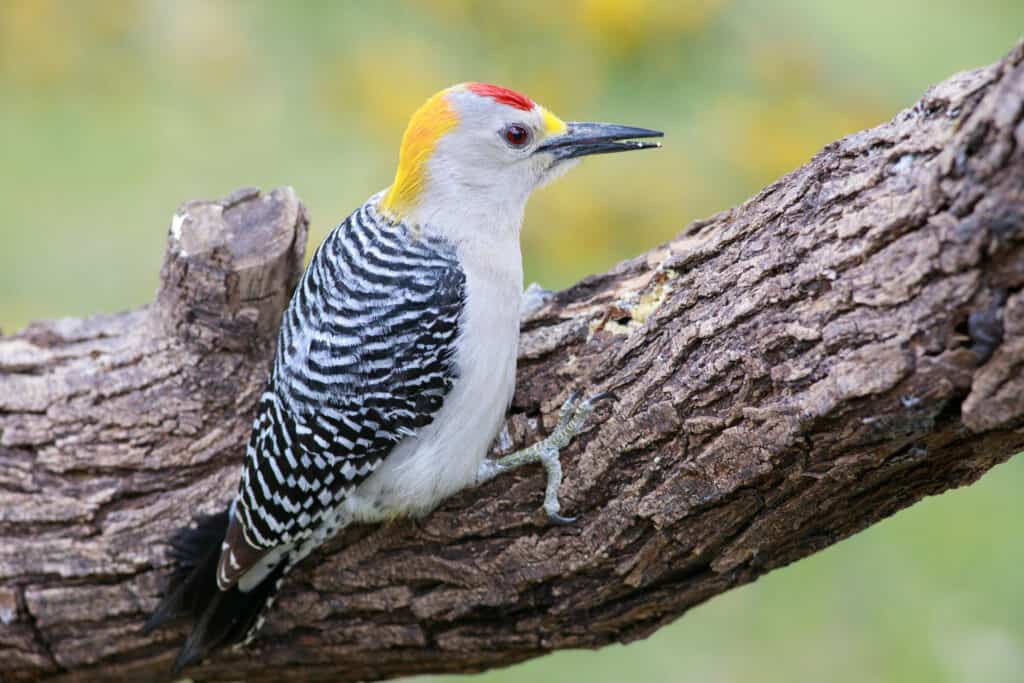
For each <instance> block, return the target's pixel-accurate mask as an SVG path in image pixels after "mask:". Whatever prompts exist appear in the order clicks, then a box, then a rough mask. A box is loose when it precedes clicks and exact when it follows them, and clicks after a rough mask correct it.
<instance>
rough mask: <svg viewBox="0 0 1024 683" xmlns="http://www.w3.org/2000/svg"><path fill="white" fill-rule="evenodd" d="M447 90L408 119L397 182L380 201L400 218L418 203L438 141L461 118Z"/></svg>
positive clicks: (434, 96)
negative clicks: (429, 162) (453, 106)
mask: <svg viewBox="0 0 1024 683" xmlns="http://www.w3.org/2000/svg"><path fill="white" fill-rule="evenodd" d="M448 92H449V91H448V90H442V91H441V92H439V93H437V94H435V95H433V96H432V97H431V98H430V99H428V100H427V101H426V102H424V103H423V105H422V106H420V108H419V109H417V110H416V112H415V113H414V114H413V115H412V118H411V119H409V126H408V127H407V128H406V129H405V135H403V136H402V150H401V152H399V155H398V171H397V172H396V173H395V182H394V183H392V184H391V189H389V190H388V193H387V195H386V196H385V197H384V199H383V200H382V201H381V208H383V209H384V210H386V211H388V212H390V213H392V214H396V215H401V214H402V213H404V212H405V211H406V210H408V209H409V208H410V207H411V206H413V205H414V204H415V203H416V199H417V197H419V194H420V192H421V191H422V190H423V183H424V181H425V174H426V163H427V161H428V160H429V159H430V155H431V154H433V153H434V149H435V148H436V147H437V141H438V140H440V139H441V137H442V136H443V135H444V134H445V133H447V132H448V131H450V130H451V129H452V128H454V127H455V124H457V123H458V122H459V116H458V114H457V113H456V112H455V110H454V109H453V108H452V106H451V103H450V102H449V101H448Z"/></svg>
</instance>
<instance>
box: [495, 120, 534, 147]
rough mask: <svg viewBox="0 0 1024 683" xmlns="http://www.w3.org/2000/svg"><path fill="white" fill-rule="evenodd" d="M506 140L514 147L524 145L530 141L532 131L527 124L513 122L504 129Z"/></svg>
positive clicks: (503, 133) (503, 134)
mask: <svg viewBox="0 0 1024 683" xmlns="http://www.w3.org/2000/svg"><path fill="white" fill-rule="evenodd" d="M502 136H503V137H504V138H505V142H507V143H508V144H510V145H512V146H513V147H522V146H523V145H525V144H526V143H528V142H529V141H530V131H529V129H528V128H526V127H525V126H519V125H516V124H513V125H511V126H509V127H507V128H506V129H505V130H504V131H502Z"/></svg>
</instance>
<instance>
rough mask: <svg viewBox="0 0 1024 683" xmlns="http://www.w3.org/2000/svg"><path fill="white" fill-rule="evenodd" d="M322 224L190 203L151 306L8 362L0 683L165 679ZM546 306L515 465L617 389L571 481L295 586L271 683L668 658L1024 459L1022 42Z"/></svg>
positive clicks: (269, 652)
mask: <svg viewBox="0 0 1024 683" xmlns="http://www.w3.org/2000/svg"><path fill="white" fill-rule="evenodd" d="M305 241H306V218H305V214H304V211H303V208H302V206H301V204H300V203H299V201H298V200H297V199H296V197H295V195H294V194H293V193H292V192H291V190H287V189H286V190H276V191H274V192H272V193H271V194H260V193H258V192H256V191H241V192H238V193H235V194H234V195H232V196H231V197H229V198H227V199H225V200H223V201H220V202H193V203H189V204H186V205H184V206H183V207H182V209H181V210H180V211H179V213H178V214H177V215H176V216H175V217H174V219H173V222H172V226H171V231H170V237H169V248H168V252H167V255H166V260H165V263H164V267H163V271H162V285H161V288H160V291H159V294H158V295H157V298H156V301H155V303H153V304H152V305H150V306H148V307H146V308H144V309H142V310H138V311H132V312H127V313H120V314H115V315H101V316H96V317H92V318H88V319H84V320H70V319H68V320H58V321H51V322H44V323H36V324H33V325H31V326H30V327H29V328H27V329H26V330H24V331H22V332H20V333H18V334H16V335H14V336H11V337H7V338H4V339H2V340H0V465H2V466H0V502H2V504H0V672H2V677H3V679H4V680H8V681H25V680H39V679H46V680H75V681H85V680H145V681H151V680H159V679H161V678H165V677H166V672H167V667H168V665H169V663H170V661H171V658H172V656H173V652H174V650H175V648H176V646H177V645H178V644H179V642H180V639H181V637H182V634H183V631H182V630H180V629H179V630H174V629H170V630H166V631H160V632H158V633H156V634H154V635H152V636H149V637H144V636H142V635H141V634H140V632H139V629H140V626H141V624H142V622H143V619H144V617H145V615H146V614H147V613H148V612H149V611H150V610H151V609H152V607H153V606H154V605H155V603H156V600H157V595H158V591H159V588H160V586H161V583H162V581H163V579H164V577H165V573H166V568H167V562H168V560H167V555H166V550H167V548H166V546H165V545H164V541H165V540H166V539H167V538H168V536H169V535H170V534H171V533H172V532H173V531H174V530H175V529H176V528H178V527H180V526H182V525H184V524H186V523H187V522H188V520H189V518H190V515H191V514H192V513H195V512H197V511H213V510H215V509H218V508H219V507H221V506H222V505H224V504H225V502H226V501H227V500H228V499H229V497H230V495H231V494H232V491H233V488H234V486H235V481H236V477H237V475H238V469H239V463H240V462H241V454H242V451H243V443H244V441H245V438H246V434H247V430H248V428H249V422H250V419H251V416H252V410H253V407H254V404H255V401H256V398H257V395H258V393H259V392H260V390H261V387H262V383H263V381H264V377H265V373H266V370H267V361H268V358H269V356H270V354H271V352H272V347H273V336H274V331H275V328H276V326H277V323H278V320H279V316H280V312H281V310H282V307H283V306H284V304H285V302H286V298H287V296H288V294H289V291H290V289H291V287H292V286H293V284H294V282H295V280H296V277H297V275H298V273H299V270H300V267H301V262H302V254H303V250H304V245H305ZM535 303H536V304H537V305H535V306H534V307H533V308H532V309H531V310H530V311H528V312H526V313H525V314H524V318H523V337H522V349H521V356H520V371H519V389H518V393H517V395H516V398H515V401H514V405H513V408H512V414H511V416H510V418H509V422H508V432H507V434H506V437H505V438H504V439H502V440H501V445H502V446H504V447H505V448H509V447H511V446H513V445H518V444H523V443H526V442H528V441H532V440H534V439H536V438H538V437H539V436H540V435H541V434H542V433H543V432H544V431H545V430H546V429H549V428H550V427H551V425H552V423H553V421H554V419H555V414H556V412H557V407H558V405H559V404H560V403H561V402H562V400H563V399H564V398H565V397H566V395H567V393H568V392H569V391H570V389H573V388H585V389H586V390H588V391H598V390H614V391H615V392H616V394H617V395H618V400H617V402H615V403H609V404H605V405H604V406H603V407H602V408H601V409H600V410H599V412H598V413H597V414H596V415H595V418H594V419H593V421H592V424H591V427H590V428H589V430H588V431H587V432H586V433H585V434H584V435H583V436H582V437H581V438H579V439H578V440H577V442H576V444H575V445H574V446H573V447H572V448H571V449H570V451H569V452H568V453H567V456H566V458H565V471H566V473H567V477H566V480H565V483H564V485H563V488H562V496H563V501H564V502H565V507H566V510H567V511H568V512H569V513H570V514H578V515H580V521H579V522H578V523H577V524H575V525H574V526H568V527H552V526H547V525H545V524H543V523H542V518H541V516H539V515H538V514H536V511H537V509H538V506H539V503H540V499H541V494H542V486H541V477H542V473H541V470H540V469H539V468H537V469H534V470H530V471H523V472H521V473H518V474H515V475H512V476H508V477H502V478H501V479H500V480H497V481H495V482H492V483H490V484H488V485H486V486H484V487H481V488H480V489H477V490H471V491H467V492H464V493H462V494H460V495H458V496H456V497H455V498H454V499H452V500H450V501H449V502H447V503H446V504H445V505H444V506H443V507H442V508H441V509H440V510H438V511H437V512H435V513H434V514H432V515H430V516H429V517H428V518H426V519H424V520H422V521H421V522H420V523H418V524H414V523H411V522H398V523H395V524H392V525H390V526H386V527H379V528H378V527H374V528H367V527H363V528H353V529H350V530H348V531H347V533H345V534H344V535H343V538H341V539H340V540H339V542H337V543H335V544H334V545H333V546H332V549H330V550H329V551H328V552H326V553H323V554H321V555H320V556H319V557H314V558H311V560H310V561H308V562H307V563H306V564H305V565H304V566H303V567H302V569H301V570H300V571H297V572H296V573H295V574H294V575H293V576H292V578H291V580H290V581H289V583H288V585H287V588H286V590H285V591H284V594H283V596H282V598H281V599H280V600H279V601H278V603H277V606H276V607H275V610H274V611H273V613H272V616H271V618H270V619H269V621H268V624H267V627H266V630H265V632H264V637H263V638H262V639H261V640H260V641H259V642H258V644H257V645H256V646H255V648H254V650H252V651H247V652H226V653H224V654H222V655H220V656H217V657H216V658H214V659H213V660H212V661H210V662H208V663H206V664H204V665H203V666H201V667H199V668H197V669H195V670H194V671H192V672H190V673H191V675H192V676H193V677H195V678H200V679H204V680H210V679H231V680H237V679H241V678H244V679H246V680H249V681H279V680H297V679H302V680H332V681H349V680H359V679H379V678H386V677H391V676H397V675H401V674H411V673H421V672H427V671H474V670H479V669H484V668H487V667H491V666H497V665H503V664H509V663H512V662H516V661H519V660H523V659H526V658H529V657H535V656H537V655H540V654H543V653H545V652H548V651H550V650H554V649H558V648H568V647H597V646H600V645H603V644H606V643H610V642H613V641H628V640H634V639H637V638H642V637H644V636H646V635H647V634H649V633H651V632H652V631H654V630H655V629H657V628H658V627H659V626H661V625H662V624H665V623H667V622H669V621H671V620H673V619H675V618H677V617H678V616H679V615H681V614H683V613H684V612H685V611H686V610H687V609H689V608H690V607H692V606H694V605H696V604H698V603H700V602H702V601H704V600H707V599H708V598H709V597H711V596H713V595H716V594H718V593H721V592H723V591H725V590H727V589H729V588H731V587H733V586H737V585H740V584H743V583H746V582H749V581H752V580H753V579H755V578H756V577H758V576H759V575H761V574H762V573H764V572H766V571H768V570H770V569H773V568H776V567H780V566H783V565H785V564H788V563H789V562H792V561H794V560H796V559H799V558H801V557H804V556H805V555H808V554H810V553H813V552H815V551H817V550H820V549H821V548H824V547H826V546H828V545H830V544H832V543H835V542H836V541H838V540H840V539H842V538H845V537H847V536H849V535H850V534H852V533H854V532H856V531H858V530H860V529H863V528H864V527H866V526H868V525H869V524H871V523H873V522H875V521H877V520H879V519H882V518H883V517H885V516H887V515H890V514H892V513H893V512H895V511H896V510H899V509H900V508H903V507H906V506H907V505H910V504H911V503H913V502H915V501H916V500H918V499H920V498H921V497H923V496H926V495H930V494H936V493H939V492H941V491H944V490H946V489H948V488H950V487H954V486H961V485H964V484H968V483H970V482H973V481H974V480H976V479H977V478H978V477H979V476H981V475H982V474H983V473H984V472H985V471H986V470H988V469H989V468H991V467H992V466H993V465H995V464H997V463H999V462H1002V461H1004V460H1006V459H1007V458H1009V457H1010V456H1011V455H1012V454H1014V453H1015V452H1017V451H1020V450H1022V449H1024V428H1022V427H1024V377H1022V374H1024V373H1022V369H1024V46H1018V48H1017V49H1016V50H1015V51H1014V52H1013V53H1012V54H1010V55H1009V56H1008V57H1007V58H1006V59H1004V60H1003V61H1002V62H1001V63H999V64H997V65H993V66H991V67H988V68H984V69H980V70H977V71H973V72H969V73H964V74H960V75H957V76H954V77H952V78H951V79H949V80H948V81H946V82H945V83H942V84H941V85H939V86H937V87H935V88H933V89H932V90H930V91H929V92H928V93H927V94H926V95H925V97H924V98H923V99H922V100H921V101H920V102H918V103H917V104H916V105H915V106H914V107H913V108H912V109H909V110H907V111H904V112H901V113H900V114H898V115H897V116H896V118H895V119H893V120H892V121H891V122H889V123H887V124H884V125H882V126H879V127H878V128H875V129H873V130H868V131H864V132H861V133H857V134H855V135H851V136H849V137H847V138H844V139H843V140H840V141H839V142H836V143H833V144H831V145H829V146H828V147H826V148H825V149H824V150H823V151H822V152H821V153H820V154H818V155H817V156H816V157H815V158H814V159H813V160H812V161H811V162H810V163H808V164H807V165H806V166H805V167H803V168H801V169H799V170H797V171H795V172H794V173H792V174H790V175H788V176H786V177H785V178H783V179H782V180H780V181H779V182H777V183H775V184H773V185H771V186H770V187H768V188H766V189H765V190H764V191H762V192H761V193H760V194H759V195H758V196H756V197H754V198H753V199H751V200H750V201H748V202H747V203H746V204H744V205H743V206H741V207H738V208H736V209H732V210H730V211H726V212H724V213H722V214H719V215H717V216H715V217H713V218H711V219H709V220H706V221H700V222H698V223H695V224H693V225H691V226H690V227H689V228H688V229H687V230H686V231H684V232H683V233H682V234H681V235H680V236H679V237H677V238H676V239H675V240H673V241H672V242H670V243H669V244H666V245H664V246H661V247H659V248H656V249H654V250H652V251H650V252H649V253H647V254H645V255H643V256H641V257H639V258H636V259H633V260H631V261H627V262H625V263H622V264H620V265H619V266H617V267H616V268H615V269H613V270H612V271H611V272H609V273H606V274H603V275H599V276H596V277H591V278H588V279H586V280H584V281H583V282H581V283H579V284H577V285H576V286H574V287H572V288H571V289H569V290H567V291H564V292H560V293H557V294H553V295H550V296H548V297H546V298H542V299H541V300H540V301H539V302H535Z"/></svg>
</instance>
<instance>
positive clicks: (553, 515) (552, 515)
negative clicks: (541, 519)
mask: <svg viewBox="0 0 1024 683" xmlns="http://www.w3.org/2000/svg"><path fill="white" fill-rule="evenodd" d="M548 521H549V522H551V523H552V524H557V525H559V526H565V525H567V524H573V523H574V522H575V521H576V517H563V516H562V515H560V514H558V513H557V512H549V513H548Z"/></svg>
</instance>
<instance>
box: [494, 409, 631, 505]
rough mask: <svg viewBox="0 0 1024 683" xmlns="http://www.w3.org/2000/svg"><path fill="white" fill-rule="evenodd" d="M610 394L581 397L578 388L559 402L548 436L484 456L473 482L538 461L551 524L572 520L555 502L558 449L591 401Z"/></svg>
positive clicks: (575, 428)
mask: <svg viewBox="0 0 1024 683" xmlns="http://www.w3.org/2000/svg"><path fill="white" fill-rule="evenodd" d="M610 396H611V394H610V393H607V392H605V393H601V394H597V395H595V396H591V397H590V398H588V399H583V400H582V401H581V400H580V398H579V392H574V393H573V394H572V395H571V396H569V398H568V400H566V402H565V403H563V404H562V409H561V411H560V412H559V415H558V424H557V425H556V426H555V428H554V430H552V432H551V433H550V434H549V435H548V436H547V438H545V439H543V440H542V441H539V442H537V443H535V444H533V445H532V446H530V447H528V448H524V449H522V450H519V451H516V452H515V453H511V454H509V455H506V456H505V457H503V458H499V459H497V460H491V459H488V460H484V461H483V462H482V463H481V464H480V469H479V470H478V471H477V477H476V483H477V484H478V485H479V484H482V483H484V482H486V481H490V480H491V479H493V478H494V477H496V476H498V475H499V474H503V473H505V472H508V471H509V470H512V469H515V468H517V467H520V466H521V465H530V464H532V463H536V462H539V463H540V464H542V465H543V466H544V469H545V470H546V471H547V475H548V477H547V486H546V487H545V490H544V512H546V513H547V515H548V519H549V520H550V521H551V522H552V523H553V524H572V523H573V522H575V521H576V518H575V517H563V516H562V515H561V514H559V513H560V512H561V509H562V505H561V503H559V502H558V487H559V486H561V484H562V463H561V461H560V460H559V453H560V451H561V450H562V449H563V448H565V447H566V446H568V445H569V442H570V441H572V440H573V438H574V437H575V436H576V435H577V434H579V433H580V432H581V431H583V426H584V425H585V424H586V422H587V418H589V417H590V414H591V413H593V412H594V404H595V403H597V402H598V401H601V400H602V399H605V398H609V397H610Z"/></svg>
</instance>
